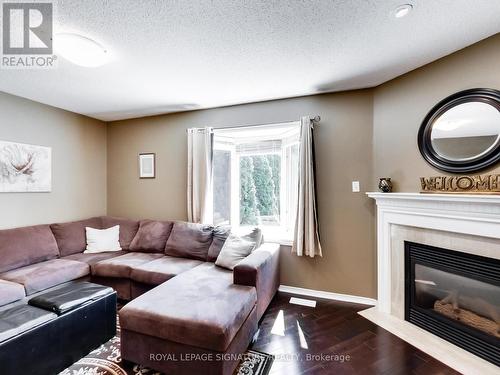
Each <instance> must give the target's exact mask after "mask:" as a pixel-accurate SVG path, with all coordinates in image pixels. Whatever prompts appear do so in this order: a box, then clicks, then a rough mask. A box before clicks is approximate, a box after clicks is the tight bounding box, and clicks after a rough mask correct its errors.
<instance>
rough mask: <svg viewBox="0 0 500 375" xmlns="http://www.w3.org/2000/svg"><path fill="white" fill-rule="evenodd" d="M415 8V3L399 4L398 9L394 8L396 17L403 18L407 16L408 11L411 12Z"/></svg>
mask: <svg viewBox="0 0 500 375" xmlns="http://www.w3.org/2000/svg"><path fill="white" fill-rule="evenodd" d="M412 9H413V5H411V4H403V5H400V6H398V7H397V8H396V9H394V13H393V14H394V17H396V18H403V17H404V16H407V15H408V13H410V12H411V10H412Z"/></svg>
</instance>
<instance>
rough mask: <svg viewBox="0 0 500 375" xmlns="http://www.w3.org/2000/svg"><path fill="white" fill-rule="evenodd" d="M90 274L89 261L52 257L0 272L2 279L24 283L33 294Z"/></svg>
mask: <svg viewBox="0 0 500 375" xmlns="http://www.w3.org/2000/svg"><path fill="white" fill-rule="evenodd" d="M88 274H89V265H88V264H87V263H82V262H77V261H75V260H67V259H52V260H47V261H45V262H42V263H38V264H32V265H31V266H27V267H23V268H18V269H16V270H12V271H9V272H5V273H2V274H0V279H4V280H8V281H13V282H15V283H19V284H23V285H24V290H25V291H26V295H30V294H33V293H35V292H38V291H40V290H44V289H47V288H50V287H53V286H56V285H59V284H62V283H65V282H67V281H71V280H75V279H79V278H80V277H83V276H87V275H88Z"/></svg>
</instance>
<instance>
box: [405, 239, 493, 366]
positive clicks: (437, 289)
mask: <svg viewBox="0 0 500 375" xmlns="http://www.w3.org/2000/svg"><path fill="white" fill-rule="evenodd" d="M405 249H406V250H405V251H406V253H405V260H406V296H405V297H406V308H405V319H406V320H408V321H410V322H411V323H414V324H416V325H418V326H420V327H421V328H424V329H426V330H428V331H430V332H432V333H434V334H436V335H438V336H440V337H442V338H444V339H446V340H448V341H451V342H452V343H454V344H456V345H458V346H460V347H462V348H464V349H466V350H469V351H470V352H472V353H474V354H476V355H478V356H480V357H482V358H484V359H487V360H489V361H490V362H493V363H495V364H497V365H500V261H499V260H497V259H492V258H485V257H480V256H474V255H470V254H465V253H461V252H457V251H451V250H446V249H439V248H436V247H432V246H427V245H422V244H416V243H412V242H406V243H405Z"/></svg>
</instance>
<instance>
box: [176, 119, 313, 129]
mask: <svg viewBox="0 0 500 375" xmlns="http://www.w3.org/2000/svg"><path fill="white" fill-rule="evenodd" d="M310 119H311V121H312V122H314V123H315V124H318V123H319V122H320V121H321V117H320V116H314V117H311V118H310ZM297 121H300V120H289V121H279V122H266V123H262V124H250V125H236V126H227V127H212V129H213V130H225V129H238V128H251V127H254V126H266V125H278V124H286V123H288V122H297ZM190 129H201V130H202V129H204V128H190ZM190 129H186V131H189V130H190Z"/></svg>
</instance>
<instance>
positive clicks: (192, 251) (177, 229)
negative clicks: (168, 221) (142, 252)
mask: <svg viewBox="0 0 500 375" xmlns="http://www.w3.org/2000/svg"><path fill="white" fill-rule="evenodd" d="M212 229H213V227H212V226H209V225H203V224H196V223H186V222H183V221H178V222H175V224H174V227H173V228H172V233H171V234H170V237H169V238H168V241H167V246H166V247H165V254H166V255H170V256H172V257H180V258H189V259H196V260H202V261H206V260H207V257H208V249H209V248H210V244H211V243H212V238H213V233H212Z"/></svg>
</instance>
